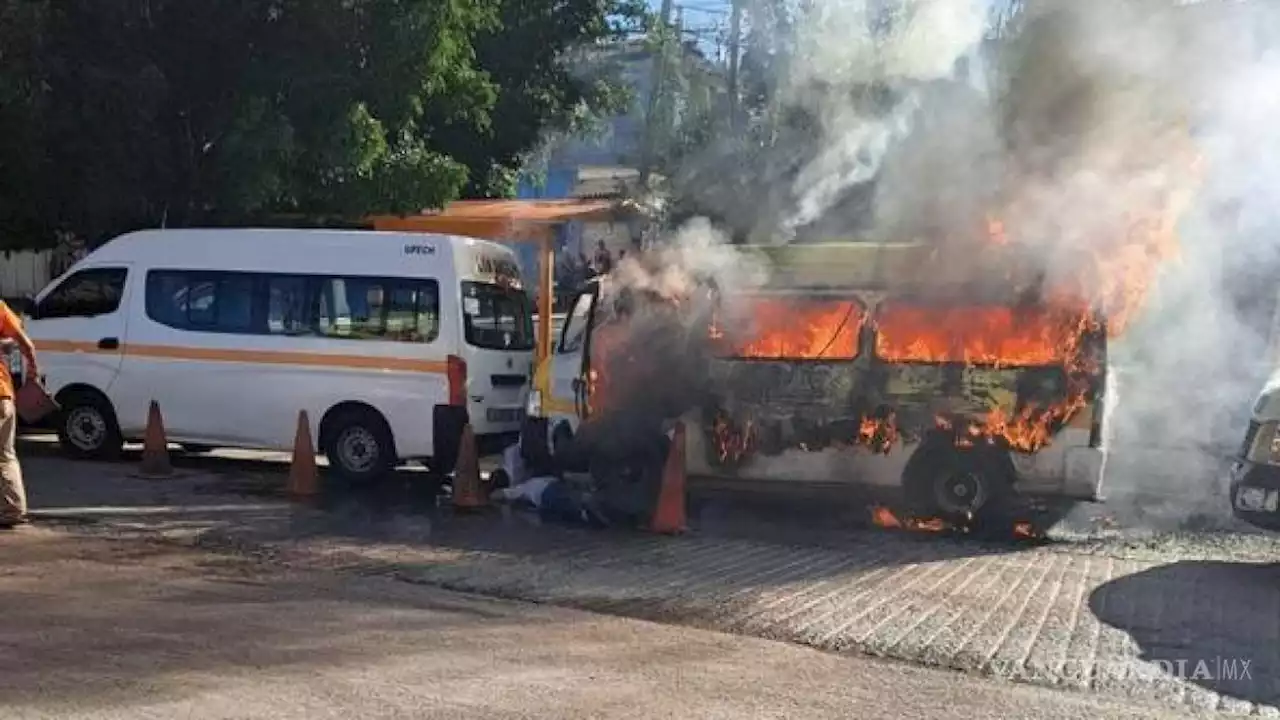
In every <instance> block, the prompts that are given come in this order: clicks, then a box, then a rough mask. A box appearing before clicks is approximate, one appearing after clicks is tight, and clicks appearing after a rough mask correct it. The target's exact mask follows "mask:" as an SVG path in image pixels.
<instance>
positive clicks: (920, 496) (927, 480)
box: [903, 444, 1013, 523]
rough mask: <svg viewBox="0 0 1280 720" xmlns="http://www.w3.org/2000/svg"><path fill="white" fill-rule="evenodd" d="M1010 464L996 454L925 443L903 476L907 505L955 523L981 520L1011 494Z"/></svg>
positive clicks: (913, 457)
mask: <svg viewBox="0 0 1280 720" xmlns="http://www.w3.org/2000/svg"><path fill="white" fill-rule="evenodd" d="M1002 459H1003V460H1004V462H1001V460H1002ZM1007 465H1008V458H1002V457H1001V456H1000V454H999V453H997V452H988V451H973V450H964V449H960V448H950V447H940V446H936V445H934V446H930V445H929V444H926V445H924V446H922V447H921V448H920V449H919V450H917V451H916V454H915V455H914V456H912V458H911V460H910V461H909V462H908V463H907V468H906V470H905V471H904V473H903V489H904V491H905V493H906V500H907V504H908V506H909V507H910V508H911V509H912V512H913V513H915V514H917V515H919V516H922V517H936V518H941V519H943V520H946V521H948V522H952V523H969V522H972V521H974V520H979V519H981V518H983V517H984V516H985V515H987V514H988V513H990V512H991V511H993V510H994V509H996V508H998V507H999V506H1000V505H1001V504H1002V502H1003V501H1004V499H1005V498H1006V497H1007V496H1008V494H1009V493H1010V492H1011V491H1012V484H1013V476H1012V474H1011V468H1009V467H1006V466H1007Z"/></svg>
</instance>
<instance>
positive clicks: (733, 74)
mask: <svg viewBox="0 0 1280 720" xmlns="http://www.w3.org/2000/svg"><path fill="white" fill-rule="evenodd" d="M741 35H742V0H733V11H732V13H731V14H730V15H729V129H730V131H732V133H733V134H734V135H737V133H738V56H739V55H740V54H741V53H740V45H741V42H742V38H741Z"/></svg>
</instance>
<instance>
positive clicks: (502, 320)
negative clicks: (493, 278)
mask: <svg viewBox="0 0 1280 720" xmlns="http://www.w3.org/2000/svg"><path fill="white" fill-rule="evenodd" d="M462 322H463V328H464V330H465V333H466V337H467V342H468V343H469V344H471V345H473V346H475V347H479V348H487V349H490V350H532V349H533V343H534V339H533V317H532V313H531V311H530V305H529V296H528V295H527V294H526V293H525V292H524V291H523V290H518V289H516V288H510V287H504V286H502V285H493V284H490V283H478V282H463V283H462Z"/></svg>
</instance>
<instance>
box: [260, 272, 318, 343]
mask: <svg viewBox="0 0 1280 720" xmlns="http://www.w3.org/2000/svg"><path fill="white" fill-rule="evenodd" d="M311 331H312V330H311V304H310V303H309V302H307V279H306V278H304V277H286V276H283V275H275V276H272V277H269V278H268V279H267V332H268V333H270V334H271V335H306V334H309V333H311Z"/></svg>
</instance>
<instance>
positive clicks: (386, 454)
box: [324, 409, 397, 483]
mask: <svg viewBox="0 0 1280 720" xmlns="http://www.w3.org/2000/svg"><path fill="white" fill-rule="evenodd" d="M330 422H331V423H332V424H331V425H330V427H329V428H326V432H325V447H324V454H325V457H326V458H328V460H329V468H330V469H331V470H332V471H334V472H335V473H336V474H337V475H338V476H339V477H341V478H343V479H344V480H348V481H351V482H354V483H368V482H376V481H377V480H380V479H382V478H384V477H386V476H387V475H390V474H391V471H392V470H394V469H395V467H396V462H397V458H396V448H395V443H394V442H393V441H392V437H391V429H390V428H388V427H387V423H386V421H385V420H383V419H382V417H381V416H380V415H378V413H376V412H374V411H372V410H364V409H350V410H343V411H342V413H341V414H340V415H339V416H337V417H335V418H333V419H332V420H331V421H330Z"/></svg>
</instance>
